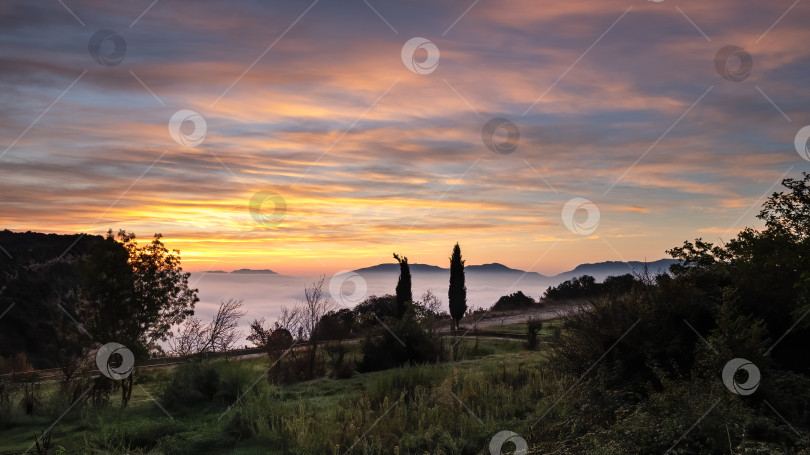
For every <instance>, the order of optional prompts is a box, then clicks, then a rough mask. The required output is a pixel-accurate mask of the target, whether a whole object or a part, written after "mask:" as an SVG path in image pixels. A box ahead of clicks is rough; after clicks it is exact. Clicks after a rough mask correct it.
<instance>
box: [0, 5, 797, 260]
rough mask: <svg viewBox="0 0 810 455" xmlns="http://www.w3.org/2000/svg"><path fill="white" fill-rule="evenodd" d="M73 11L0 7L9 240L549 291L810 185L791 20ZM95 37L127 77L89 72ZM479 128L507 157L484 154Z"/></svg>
mask: <svg viewBox="0 0 810 455" xmlns="http://www.w3.org/2000/svg"><path fill="white" fill-rule="evenodd" d="M64 4H65V5H64V7H63V6H62V5H60V3H59V2H52V3H51V2H48V3H31V2H23V1H11V2H4V3H3V4H2V5H0V40H1V41H2V46H0V99H2V105H0V106H2V107H0V119H2V121H1V122H0V138H2V140H1V141H0V154H2V155H1V156H0V194H2V195H3V196H2V199H0V220H1V221H2V225H3V227H5V228H9V229H13V230H28V229H30V230H37V231H47V232H64V233H72V232H79V231H81V232H93V233H99V232H103V231H106V230H107V229H108V228H114V229H118V228H125V229H127V230H129V231H134V232H136V233H137V234H139V235H140V236H141V237H146V236H149V235H151V234H152V233H154V232H161V233H163V234H164V236H165V237H166V240H167V242H168V243H169V244H170V246H172V247H174V248H178V249H180V250H181V251H182V252H183V257H184V262H185V264H186V266H187V267H188V268H190V269H193V270H205V269H207V268H208V267H213V268H215V269H222V268H226V269H227V268H240V267H254V266H255V267H259V266H261V267H268V268H273V269H277V270H279V271H281V272H284V273H290V274H295V273H311V272H330V271H331V272H334V271H336V270H340V269H348V268H354V267H360V266H365V265H369V264H372V263H376V262H380V261H387V260H389V259H390V256H391V252H392V251H398V252H401V253H403V254H405V255H407V256H409V257H410V258H411V260H412V261H416V262H422V263H437V264H443V263H445V262H446V261H447V256H448V255H449V251H450V248H451V247H452V244H453V243H455V242H456V241H459V242H461V244H462V247H463V248H464V253H465V256H467V257H468V258H469V261H470V263H483V262H493V261H498V262H503V263H507V264H509V265H510V266H512V267H518V268H529V267H533V270H535V271H539V272H545V273H554V272H557V271H560V270H563V269H567V268H570V267H571V266H573V265H575V264H577V263H580V262H593V261H599V260H606V259H612V260H621V259H628V260H630V259H633V260H637V259H644V258H647V259H651V260H652V259H657V258H659V257H662V256H664V250H665V249H667V248H670V247H672V246H676V245H678V244H680V242H681V241H682V240H684V239H687V238H691V237H696V236H703V237H704V238H708V239H712V240H716V239H717V238H720V237H723V236H725V237H723V238H728V236H729V235H733V233H734V232H735V231H736V230H738V229H739V228H741V227H742V226H744V225H750V224H754V223H755V222H756V221H755V219H754V215H755V214H756V213H757V212H758V209H757V207H754V208H753V209H751V207H752V206H756V205H757V204H758V202H761V200H762V197H763V195H764V194H765V193H767V192H768V190H769V189H770V190H771V191H773V190H775V189H777V188H778V185H777V186H773V185H774V184H775V183H777V182H778V181H779V180H780V177H781V176H783V175H784V176H796V175H798V174H799V172H800V171H803V170H807V162H806V161H804V160H803V159H802V158H801V157H800V156H799V155H798V154H797V153H796V151H795V149H794V146H793V139H794V136H795V134H796V131H798V129H799V128H801V127H802V126H804V125H806V124H808V123H810V115H808V114H807V112H806V108H805V107H806V105H807V100H808V99H810V90H808V87H807V85H808V84H807V82H808V79H807V76H808V74H810V60H808V57H810V49H808V48H807V46H806V43H807V42H808V41H810V29H808V28H807V27H806V25H805V24H804V23H803V22H804V21H803V18H804V17H807V15H808V14H809V13H810V5H806V4H802V3H799V4H797V5H795V6H793V7H791V5H794V3H793V2H792V1H782V0H778V1H773V2H759V3H757V4H748V5H740V4H739V2H731V1H730V0H726V1H719V2H711V3H699V2H691V3H683V2H680V3H678V4H677V5H676V4H675V3H673V2H669V1H664V2H660V3H655V2H647V1H632V2H628V3H627V4H623V3H621V2H603V1H597V0H588V1H585V2H562V1H560V2H543V3H542V4H539V3H537V2H534V1H529V0H521V1H510V2H498V1H495V2H490V1H481V2H477V1H470V2H467V1H464V2H461V1H459V2H442V3H441V4H440V5H437V4H436V2H428V1H410V2H407V3H403V2H394V1H373V2H369V3H366V2H342V1H336V0H333V1H328V0H320V1H315V2H306V1H305V2H299V1H292V0H288V1H280V2H261V1H258V0H257V1H248V0H243V1H238V2H227V3H226V2H214V1H191V0H173V1H158V2H156V3H154V5H153V6H152V7H151V8H150V5H152V4H153V2H152V1H142V2H128V3H126V4H122V3H105V4H99V3H98V2H92V1H67V0H66V1H65V2H64ZM786 12H787V13H786ZM785 13H786V14H785ZM783 14H784V16H783ZM99 30H110V31H112V32H114V33H115V34H117V35H118V36H120V37H121V38H122V39H123V41H124V42H125V43H126V49H125V55H124V57H123V60H122V61H121V62H120V63H119V64H117V65H115V66H106V65H104V64H99V63H98V62H97V61H96V59H94V58H93V55H91V54H92V53H93V52H92V51H93V50H92V49H90V50H89V49H88V43H89V42H90V40H91V37H92V36H93V35H94V34H95V33H96V32H98V31H99ZM415 36H420V37H424V38H426V39H427V40H430V41H431V42H433V43H434V44H435V45H436V47H437V48H438V49H439V51H440V59H439V63H438V66H437V67H436V68H435V71H433V72H430V73H429V74H417V73H414V72H411V71H409V69H408V68H406V66H405V65H404V64H403V61H402V59H401V50H402V46H403V44H404V43H405V42H406V41H407V40H408V39H410V38H412V37H415ZM113 44H114V42H113V41H111V40H107V41H105V42H104V43H102V45H101V47H100V48H99V49H98V52H96V57H98V56H99V55H101V56H102V57H103V56H110V55H112V54H111V53H112V52H113V50H114V49H113ZM725 45H736V46H739V47H740V48H743V49H744V50H745V51H746V52H747V53H749V54H750V55H751V56H752V59H753V66H752V68H751V71H750V74H749V75H748V76H747V77H746V78H745V79H744V80H743V81H741V82H733V81H729V80H726V79H724V78H722V77H721V75H720V74H719V73H718V72H717V71H716V69H715V57H716V54H717V53H718V51H719V50H720V48H722V47H723V46H725ZM425 56H426V55H425V54H424V51H417V53H416V54H415V58H416V59H417V61H420V60H421V59H423V58H425ZM101 60H102V62H103V58H101ZM728 65H729V66H728V68H730V69H731V70H732V71H734V70H736V65H738V62H737V60H736V59H732V60H731V61H729V62H728ZM55 100H56V101H55ZM181 109H189V110H193V111H195V112H197V113H199V114H200V116H202V118H204V120H205V124H206V128H207V130H206V134H205V138H204V139H203V140H202V142H201V143H200V144H199V145H198V146H196V147H189V146H184V145H182V144H179V143H178V142H176V141H174V140H173V139H172V137H171V135H170V134H169V129H168V123H169V119H170V118H171V117H172V115H173V114H174V113H175V112H177V111H179V110H181ZM494 117H502V118H505V119H508V120H509V121H511V122H512V123H514V125H515V126H516V127H517V129H518V130H519V132H520V138H519V141H518V142H517V149H516V151H515V152H514V153H510V154H505V155H501V154H496V153H493V152H492V151H490V150H488V149H487V147H485V145H484V143H483V141H482V135H481V131H482V127H483V125H484V124H485V123H486V122H487V121H488V120H490V119H492V118H494ZM192 129H193V128H192V126H191V124H190V122H186V123H184V124H183V125H182V128H181V129H180V131H181V133H183V134H187V135H188V134H191V130H192ZM502 133H503V132H502V131H499V132H497V133H496V141H503V140H505V138H504V137H503V136H502ZM258 191H272V192H274V193H276V194H278V195H280V196H281V197H283V198H284V200H285V201H286V205H287V210H286V215H285V217H284V219H283V221H282V222H281V223H280V224H278V225H274V226H272V227H267V226H263V225H262V224H260V223H257V222H256V220H255V219H254V217H252V216H251V214H250V211H249V207H248V206H249V201H250V200H251V197H252V196H253V195H254V194H255V193H256V192H258ZM574 197H582V198H585V199H588V200H590V201H592V202H593V203H594V204H595V205H596V206H597V207H598V209H599V216H600V218H599V226H598V228H597V229H596V230H595V231H594V233H593V234H591V235H585V236H583V235H578V234H577V233H575V232H571V231H570V230H568V229H567V228H566V227H565V225H564V223H563V222H562V219H561V210H562V207H563V205H564V204H565V203H566V202H567V201H569V200H570V199H572V198H574ZM272 208H273V207H269V208H267V207H265V210H268V209H269V210H272ZM578 216H582V217H584V216H585V212H584V211H583V213H580V214H579V215H578ZM580 221H582V220H580Z"/></svg>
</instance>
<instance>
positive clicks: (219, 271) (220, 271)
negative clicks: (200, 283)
mask: <svg viewBox="0 0 810 455" xmlns="http://www.w3.org/2000/svg"><path fill="white" fill-rule="evenodd" d="M203 273H228V272H226V271H224V270H208V271H205V272H203Z"/></svg>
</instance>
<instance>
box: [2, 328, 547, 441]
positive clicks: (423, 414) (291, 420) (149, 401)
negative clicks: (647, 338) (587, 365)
mask: <svg viewBox="0 0 810 455" xmlns="http://www.w3.org/2000/svg"><path fill="white" fill-rule="evenodd" d="M450 342H451V341H450V340H445V345H446V346H448V347H449V343H450ZM356 349H357V348H356V347H351V348H350V350H351V351H353V354H352V355H356V354H357V352H356ZM458 351H459V358H460V360H458V361H456V362H447V363H444V364H436V365H422V366H411V367H404V368H397V369H393V370H387V371H380V372H375V373H367V374H357V375H355V376H354V377H352V378H350V379H345V380H335V379H329V378H319V379H316V380H312V381H307V382H302V383H297V384H292V385H273V384H269V383H268V382H267V381H266V380H264V379H260V380H259V381H258V382H255V385H253V387H252V388H250V389H249V390H247V388H248V386H250V385H251V384H253V383H254V381H255V379H257V378H260V377H261V376H262V375H263V373H264V371H265V370H266V368H267V367H268V362H267V360H266V359H265V358H251V359H238V360H231V361H229V362H226V361H224V360H223V361H216V362H213V363H212V365H213V366H212V367H213V368H216V369H218V370H219V371H220V372H229V374H230V375H232V376H235V377H238V379H239V380H240V382H241V384H242V387H241V389H240V393H246V395H245V396H244V397H243V398H242V400H241V401H240V402H239V404H237V405H235V406H233V407H232V408H230V409H229V408H228V406H229V405H230V404H232V403H230V402H227V403H226V402H222V401H218V400H216V399H215V400H210V401H209V400H198V401H194V402H191V403H180V404H178V403H166V402H161V406H163V407H164V408H166V409H167V411H168V412H169V414H170V415H167V414H166V413H164V411H163V410H162V409H161V406H159V405H158V404H157V403H156V402H155V401H154V400H153V398H154V399H156V400H158V401H159V402H160V400H161V398H160V397H161V392H162V390H163V389H164V387H165V386H166V384H167V383H168V380H169V378H170V377H171V375H172V370H173V369H172V368H163V369H160V370H152V371H149V372H144V373H141V374H139V376H138V377H137V380H136V385H135V387H134V389H133V394H132V400H131V402H130V405H129V406H128V407H127V408H124V409H121V408H120V402H119V398H118V395H117V394H115V393H113V394H112V395H111V403H110V404H109V405H108V406H105V407H101V408H94V407H91V406H89V405H88V406H85V407H84V408H81V409H80V407H79V406H77V407H76V408H74V410H72V411H71V412H70V413H68V414H66V415H65V416H64V417H62V418H61V420H60V421H59V423H58V424H57V425H56V426H55V427H54V430H53V445H54V446H63V447H65V448H66V451H65V452H64V453H67V454H73V453H81V454H93V453H98V454H101V453H105V454H106V453H109V454H132V455H134V454H147V453H148V454H184V453H188V454H192V453H193V454H214V453H226V454H253V453H263V454H267V453H270V454H318V455H321V454H331V453H335V452H337V453H341V454H343V453H345V452H346V451H347V450H349V449H350V448H351V450H350V451H349V453H354V454H361V453H362V454H383V453H384V454H390V453H396V451H397V450H398V451H399V452H398V453H400V454H402V455H405V454H410V453H412V454H419V455H422V454H424V453H430V454H440V453H444V454H451V453H478V452H479V451H482V450H483V449H484V447H485V446H486V444H487V443H488V440H489V438H491V437H492V435H493V434H495V433H497V432H498V431H501V430H503V429H509V430H512V431H517V432H521V431H528V430H527V428H526V426H527V425H528V424H530V423H531V422H528V420H530V419H526V417H527V416H528V415H529V414H531V413H532V412H533V411H534V409H535V408H536V406H537V404H538V402H539V401H542V400H544V399H546V398H545V396H546V394H547V393H548V392H550V391H551V390H552V389H555V388H556V385H555V384H556V381H555V380H554V378H553V377H549V376H548V375H547V373H545V371H546V368H545V358H544V355H543V354H542V352H529V351H524V350H523V348H522V343H520V342H519V341H514V340H491V339H480V340H476V339H474V338H470V339H464V340H461V341H460V342H459V348H458ZM41 395H42V402H43V407H42V408H41V410H40V411H38V412H37V414H36V415H35V416H33V417H32V416H25V415H22V413H21V412H20V410H19V409H15V408H14V407H13V406H12V407H11V409H8V410H7V411H8V412H7V413H6V414H4V415H3V417H2V420H0V453H3V452H22V451H25V450H26V449H27V448H28V447H29V446H30V445H31V443H32V442H33V438H34V433H35V432H40V431H41V430H42V429H44V428H47V427H48V426H49V425H51V423H53V421H55V420H56V418H58V417H59V414H61V412H57V411H60V410H64V409H66V408H67V407H68V406H69V404H68V403H64V402H62V401H60V400H59V399H58V397H59V393H58V384H56V383H51V384H44V385H43V386H42V388H41ZM459 400H461V401H459ZM462 403H463V404H462ZM223 413H224V415H223ZM375 422H376V423H375ZM470 451H472V452H470Z"/></svg>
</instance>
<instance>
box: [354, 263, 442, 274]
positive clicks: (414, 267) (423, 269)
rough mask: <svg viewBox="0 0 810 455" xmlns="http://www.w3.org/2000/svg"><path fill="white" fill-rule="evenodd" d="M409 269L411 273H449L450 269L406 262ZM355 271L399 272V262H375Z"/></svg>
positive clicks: (361, 272)
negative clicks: (375, 263)
mask: <svg viewBox="0 0 810 455" xmlns="http://www.w3.org/2000/svg"><path fill="white" fill-rule="evenodd" d="M408 266H409V267H410V269H411V273H414V272H416V273H440V272H447V273H450V269H443V268H441V267H438V266H435V265H428V264H408ZM355 272H357V273H360V274H363V273H380V272H382V273H391V272H396V273H399V264H377V265H372V266H371V267H363V268H362V269H357V270H355Z"/></svg>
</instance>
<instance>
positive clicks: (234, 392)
mask: <svg viewBox="0 0 810 455" xmlns="http://www.w3.org/2000/svg"><path fill="white" fill-rule="evenodd" d="M258 374H260V373H257V372H254V371H252V370H251V369H250V368H249V367H248V366H246V365H245V364H244V363H242V362H228V361H207V360H203V361H193V362H189V363H184V364H182V365H180V366H178V367H177V368H175V369H174V371H172V373H171V374H170V375H169V377H168V378H167V381H166V382H165V384H164V386H163V389H162V390H161V392H160V398H161V400H160V401H161V403H162V404H163V406H166V407H167V408H172V409H183V408H191V407H194V406H196V405H199V404H200V403H201V402H206V401H207V402H214V401H216V402H219V403H225V404H231V403H233V402H234V401H236V399H237V398H238V397H239V396H240V394H241V393H243V392H244V391H245V390H246V388H247V387H248V386H250V384H252V383H253V381H255V379H256V377H257V376H258Z"/></svg>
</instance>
